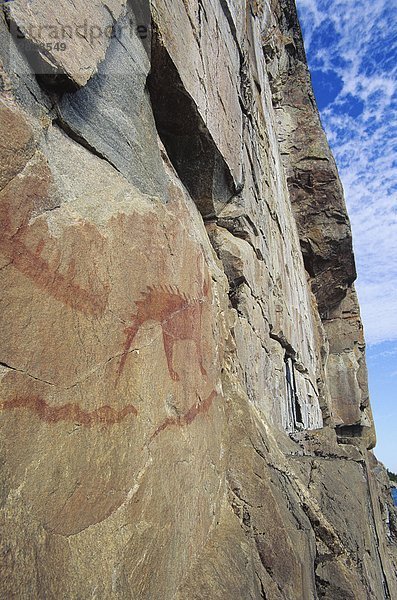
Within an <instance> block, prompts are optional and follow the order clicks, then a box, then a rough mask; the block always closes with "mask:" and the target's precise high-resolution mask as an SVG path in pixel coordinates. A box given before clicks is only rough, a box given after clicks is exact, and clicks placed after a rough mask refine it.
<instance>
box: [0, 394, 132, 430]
mask: <svg viewBox="0 0 397 600" xmlns="http://www.w3.org/2000/svg"><path fill="white" fill-rule="evenodd" d="M14 409H28V410H30V411H32V412H34V413H36V415H37V416H38V417H39V419H41V420H42V421H45V422H46V423H59V422H60V421H66V422H73V423H79V424H80V425H82V426H83V427H92V426H93V425H115V424H116V423H121V422H122V421H124V419H126V418H127V417H128V416H130V415H133V416H136V415H137V414H138V411H137V409H136V408H135V406H133V405H132V404H129V405H127V406H125V407H124V408H122V409H121V410H116V409H114V408H112V407H111V406H101V407H100V408H97V409H95V410H93V411H86V410H83V409H82V408H80V406H79V405H78V404H74V403H73V404H64V405H63V406H50V405H49V404H47V402H46V401H45V400H43V398H41V397H40V396H23V397H20V398H13V399H12V400H6V401H5V402H2V403H1V404H0V410H14Z"/></svg>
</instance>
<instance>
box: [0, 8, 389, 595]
mask: <svg viewBox="0 0 397 600" xmlns="http://www.w3.org/2000/svg"><path fill="white" fill-rule="evenodd" d="M84 20H86V21H87V24H88V25H92V26H94V25H95V26H97V28H100V29H101V31H103V32H104V31H107V33H108V34H103V35H96V36H95V39H91V38H90V36H89V35H88V34H87V35H86V36H84V35H80V36H77V38H76V39H74V37H73V36H72V37H70V36H69V39H68V41H67V48H65V49H64V50H60V49H59V48H58V49H56V48H55V46H54V43H53V41H48V40H49V39H50V38H49V36H50V33H51V32H52V33H53V30H51V28H50V26H51V25H52V24H53V23H54V22H55V23H58V25H59V26H61V25H64V26H66V25H69V26H70V27H71V28H72V31H73V32H74V31H75V28H76V26H78V25H79V24H80V23H82V22H84ZM109 27H110V30H109V29H107V28H109ZM40 28H41V29H40ZM96 31H97V30H96ZM16 32H20V36H18V35H17V34H16ZM39 32H40V33H39ZM83 33H84V32H83ZM44 34H46V35H47V37H48V39H47V38H43V36H44ZM0 41H1V57H0V59H1V63H0V78H1V86H0V127H1V133H2V136H1V141H0V218H1V227H2V230H1V231H2V233H1V238H0V278H1V289H2V294H1V300H0V302H1V306H0V320H1V324H0V328H1V331H2V340H1V348H0V351H1V356H0V436H1V495H0V509H1V514H0V520H1V531H2V536H1V556H2V561H1V563H0V564H1V566H0V570H1V576H0V589H1V597H3V598H10V599H11V598H15V599H41V598H46V599H48V600H52V599H54V600H55V599H57V600H59V599H65V600H66V599H68V600H69V599H76V600H77V599H82V598H84V599H85V598H87V599H88V598H92V599H94V598H95V599H97V600H101V599H103V600H105V599H110V598H112V599H113V598H114V599H119V600H122V599H123V600H126V599H131V600H138V599H142V600H153V599H157V598H162V599H164V600H188V599H189V600H191V599H197V600H198V599H203V600H204V599H208V598H210V599H214V600H215V599H219V600H234V599H235V600H241V599H242V598H244V599H247V600H248V599H252V600H262V599H265V598H267V599H270V600H278V599H280V600H302V599H308V600H312V599H322V598H324V599H327V600H338V599H340V600H357V599H360V600H361V599H366V598H368V599H376V600H383V599H393V598H396V597H397V579H396V572H397V550H396V548H397V514H396V510H395V508H394V507H393V503H392V500H391V496H390V490H389V483H388V480H387V476H386V473H385V470H384V469H383V467H382V465H380V464H379V463H378V462H377V460H376V458H375V457H374V455H373V453H372V448H373V447H374V445H375V432H374V425H373V421H372V415H371V408H370V403H369V397H368V386H367V373H366V366H365V341H364V335H363V329H362V324H361V320H360V314H359V307H358V303H357V298H356V294H355V291H354V285H353V282H354V279H355V266H354V256H353V253H352V238H351V231H350V225H349V219H348V215H347V212H346V207H345V203H344V198H343V191H342V187H341V184H340V181H339V178H338V174H337V170H336V166H335V162H334V160H333V157H332V155H331V152H330V150H329V147H328V144H327V141H326V138H325V134H324V132H323V130H322V128H321V123H320V119H319V116H318V111H317V108H316V106H315V102H314V97H313V92H312V89H311V83H310V75H309V73H308V69H307V65H306V59H305V54H304V48H303V42H302V37H301V33H300V28H299V23H298V19H297V15H296V9H295V5H294V2H293V1H292V0H272V1H271V2H270V1H268V0H251V1H248V0H247V1H244V2H242V1H241V0H151V1H150V2H149V0H147V1H146V0H142V1H141V2H136V1H135V2H118V1H116V0H112V1H111V2H107V3H104V2H101V1H99V0H98V1H97V0H96V1H95V2H91V3H90V5H89V6H88V5H87V6H86V5H85V4H84V3H81V2H79V1H77V0H75V1H74V2H71V1H68V0H62V2H61V3H58V5H57V7H56V8H55V7H54V6H53V5H52V4H51V3H49V2H44V3H43V2H41V3H38V4H37V5H36V3H30V2H24V1H23V0H21V1H18V2H15V3H12V4H10V5H7V6H6V7H5V8H4V12H3V13H2V15H1V20H0ZM48 44H50V45H51V48H50V47H49V46H48Z"/></svg>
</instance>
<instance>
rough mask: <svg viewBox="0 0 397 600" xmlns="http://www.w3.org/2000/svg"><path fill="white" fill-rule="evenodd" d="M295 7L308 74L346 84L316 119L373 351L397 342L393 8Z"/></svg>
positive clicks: (310, 3) (396, 28)
mask: <svg viewBox="0 0 397 600" xmlns="http://www.w3.org/2000/svg"><path fill="white" fill-rule="evenodd" d="M297 4H298V9H299V13H300V19H301V23H302V26H303V31H304V37H305V45H306V49H307V51H308V57H309V64H310V67H311V69H312V70H314V69H316V70H323V71H327V70H328V71H329V70H332V71H334V72H335V73H336V74H337V75H338V76H339V78H340V79H341V80H342V84H343V86H342V90H341V91H340V93H339V95H338V96H337V98H335V99H334V101H333V102H332V103H331V104H330V105H329V106H328V107H327V108H326V109H325V110H323V111H322V114H321V117H322V121H323V125H324V127H325V130H326V132H327V135H328V139H329V141H330V144H331V147H332V149H333V151H334V154H335V158H336V161H337V164H338V168H339V171H340V175H341V179H342V182H343V185H344V188H345V195H346V202H347V205H348V209H349V214H350V218H351V222H352V229H353V236H354V247H355V254H356V261H357V270H358V281H357V289H358V293H359V298H360V304H361V310H362V316H363V321H364V326H365V330H366V338H367V341H368V342H369V343H370V344H374V343H378V342H382V341H385V340H397V161H396V139H397V121H396V116H395V115H396V114H397V111H396V108H397V107H396V91H397V85H396V81H397V79H396V74H397V60H396V47H397V42H396V40H397V20H396V19H395V17H394V11H393V7H392V3H390V2H389V1H388V0H356V1H355V2H352V1H351V0H297ZM393 53H394V60H393ZM347 103H350V107H351V106H353V107H354V108H355V109H356V111H357V112H359V111H358V110H357V109H358V107H361V108H362V112H361V114H359V115H358V116H355V117H353V116H350V115H351V114H353V113H352V112H351V110H348V109H347V106H348V104H347ZM352 103H353V104H352Z"/></svg>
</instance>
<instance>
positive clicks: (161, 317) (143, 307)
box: [117, 282, 209, 381]
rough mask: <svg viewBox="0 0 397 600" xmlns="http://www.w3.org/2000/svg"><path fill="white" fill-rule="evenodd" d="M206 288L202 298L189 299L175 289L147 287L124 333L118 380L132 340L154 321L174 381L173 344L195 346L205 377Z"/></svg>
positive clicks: (205, 284)
mask: <svg viewBox="0 0 397 600" xmlns="http://www.w3.org/2000/svg"><path fill="white" fill-rule="evenodd" d="M208 288H209V285H208V282H205V283H204V286H203V297H202V298H193V299H190V298H188V297H187V296H186V295H185V294H183V293H181V292H180V291H179V290H178V289H176V288H172V287H168V286H159V287H147V288H146V290H145V292H143V294H142V298H141V299H140V300H137V301H136V313H135V314H134V315H133V316H132V324H131V325H130V327H127V328H126V329H125V330H124V331H125V334H126V336H127V337H126V341H125V344H124V351H123V354H122V356H121V360H120V364H119V366H118V370H117V375H118V377H119V376H120V375H121V373H122V372H123V369H124V367H125V363H126V361H127V357H128V353H129V351H130V349H131V346H132V343H133V341H134V339H135V336H136V334H137V333H138V330H139V328H140V327H141V326H142V325H143V324H144V323H145V322H146V321H157V322H158V323H160V325H161V328H162V330H163V342H164V351H165V355H166V358H167V365H168V371H169V374H170V377H171V378H172V379H173V380H174V381H178V380H179V375H178V373H177V372H176V370H175V369H174V366H173V359H172V355H173V349H174V344H175V342H177V341H178V340H192V341H193V342H194V343H195V346H196V352H197V357H198V361H199V365H200V371H201V374H202V375H203V376H204V377H206V375H207V373H206V370H205V369H204V366H203V353H202V348H201V321H202V311H203V304H204V302H205V301H206V296H207V295H208Z"/></svg>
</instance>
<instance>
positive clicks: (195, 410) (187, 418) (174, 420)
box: [151, 390, 217, 439]
mask: <svg viewBox="0 0 397 600" xmlns="http://www.w3.org/2000/svg"><path fill="white" fill-rule="evenodd" d="M216 395H217V393H216V391H215V390H213V391H212V392H211V394H210V395H209V396H208V398H206V399H205V400H204V401H203V402H196V403H195V404H193V406H191V407H190V408H189V410H188V411H187V413H185V414H184V415H181V416H178V417H167V418H166V419H165V421H163V423H162V424H161V425H159V427H157V429H156V431H155V432H154V433H153V435H152V437H151V439H153V438H155V437H156V436H157V435H158V434H159V433H161V432H162V431H164V430H165V429H167V428H168V427H171V426H172V425H175V426H177V427H186V425H190V424H191V423H193V421H194V420H195V418H196V417H198V416H199V415H201V414H205V413H207V412H208V411H209V409H210V408H211V406H212V403H213V401H214V399H215V398H216Z"/></svg>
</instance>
